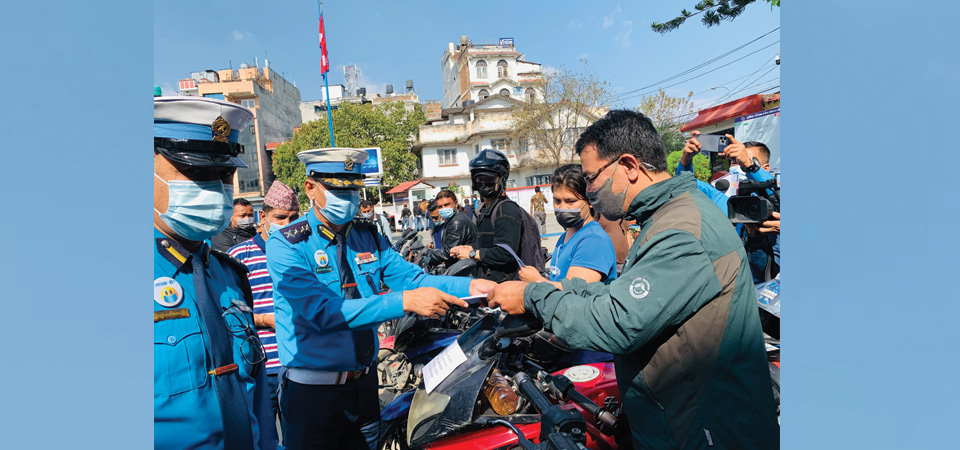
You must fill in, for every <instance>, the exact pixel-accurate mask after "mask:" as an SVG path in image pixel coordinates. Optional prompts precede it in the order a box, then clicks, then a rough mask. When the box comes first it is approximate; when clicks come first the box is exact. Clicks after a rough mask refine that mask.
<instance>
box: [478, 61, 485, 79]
mask: <svg viewBox="0 0 960 450" xmlns="http://www.w3.org/2000/svg"><path fill="white" fill-rule="evenodd" d="M486 77H487V62H486V61H484V60H482V59H481V60H480V61H477V78H486Z"/></svg>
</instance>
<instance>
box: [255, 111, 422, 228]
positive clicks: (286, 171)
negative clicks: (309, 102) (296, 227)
mask: <svg viewBox="0 0 960 450" xmlns="http://www.w3.org/2000/svg"><path fill="white" fill-rule="evenodd" d="M332 114H333V133H334V136H335V137H336V144H337V147H357V148H359V147H380V149H381V151H382V152H383V166H384V175H383V185H384V186H396V185H397V184H400V183H402V182H404V181H410V180H412V179H415V178H416V177H417V175H418V171H417V157H416V155H414V154H413V152H411V151H410V150H411V147H412V144H413V138H414V136H415V135H416V133H417V131H418V129H419V127H420V125H423V124H426V123H427V118H426V114H425V113H424V112H423V108H422V107H421V106H420V105H416V106H415V107H414V110H413V111H409V112H408V111H407V110H406V109H405V107H404V104H403V103H401V102H389V103H382V104H379V105H376V106H374V105H373V104H370V103H367V104H356V103H342V104H340V106H339V107H338V108H337V109H336V110H334V111H333V112H332ZM329 146H330V133H329V131H328V127H327V121H326V117H323V118H321V119H319V120H315V121H313V122H309V123H306V124H304V125H303V126H302V127H301V128H300V131H299V132H298V133H297V134H296V135H294V136H293V140H291V141H290V142H288V143H286V144H283V145H281V146H280V147H279V148H277V150H276V151H275V152H274V154H273V171H274V173H275V174H276V175H277V179H278V180H280V181H282V182H283V183H284V184H286V185H287V186H290V187H292V188H294V189H296V190H298V191H302V190H303V183H304V181H305V180H306V169H305V168H304V166H303V163H301V162H300V160H299V159H297V153H299V152H301V151H304V150H310V149H314V148H326V147H329ZM378 197H379V196H378V194H377V190H376V189H368V190H367V198H368V199H370V200H373V199H378ZM378 200H379V199H378ZM300 206H301V208H303V209H306V208H309V207H310V205H309V201H308V200H307V197H306V195H305V194H304V193H302V192H301V193H300Z"/></svg>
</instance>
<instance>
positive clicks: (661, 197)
mask: <svg viewBox="0 0 960 450" xmlns="http://www.w3.org/2000/svg"><path fill="white" fill-rule="evenodd" d="M696 188H697V182H696V179H695V178H693V174H692V173H690V172H682V173H680V175H677V176H675V177H673V178H670V179H668V180H663V181H661V182H659V183H656V184H652V185H650V186H647V188H646V189H644V190H642V191H640V193H639V194H637V196H636V197H634V198H633V201H632V202H630V206H629V207H628V208H627V213H626V214H624V216H623V218H624V220H636V221H637V222H638V223H643V222H646V221H647V219H649V218H650V216H652V215H653V213H655V212H656V211H657V210H658V209H660V207H661V206H663V205H665V204H666V203H667V202H669V201H670V200H672V199H673V198H674V197H676V196H678V195H680V194H682V193H684V192H687V191H691V190H694V189H696Z"/></svg>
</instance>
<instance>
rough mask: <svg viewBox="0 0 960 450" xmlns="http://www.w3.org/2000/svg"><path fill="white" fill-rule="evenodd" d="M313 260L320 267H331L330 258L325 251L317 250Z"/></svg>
mask: <svg viewBox="0 0 960 450" xmlns="http://www.w3.org/2000/svg"><path fill="white" fill-rule="evenodd" d="M313 259H314V260H315V261H316V262H317V266H318V267H327V266H329V265H330V257H329V256H327V252H325V251H323V250H317V252H316V253H314V254H313Z"/></svg>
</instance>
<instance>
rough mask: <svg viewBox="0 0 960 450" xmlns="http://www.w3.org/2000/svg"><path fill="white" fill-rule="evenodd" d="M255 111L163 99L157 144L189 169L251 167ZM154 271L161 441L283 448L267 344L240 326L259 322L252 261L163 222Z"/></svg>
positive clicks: (157, 108)
mask: <svg viewBox="0 0 960 450" xmlns="http://www.w3.org/2000/svg"><path fill="white" fill-rule="evenodd" d="M249 115H250V113H249V111H247V110H245V109H244V108H242V107H240V106H239V105H235V104H232V103H227V102H219V101H215V100H210V99H195V98H186V97H177V98H164V97H160V98H156V99H155V100H154V131H155V133H154V136H155V138H154V151H155V152H158V153H160V154H161V155H162V156H163V157H165V158H167V159H168V160H171V161H175V162H177V163H180V164H184V165H188V166H197V167H245V165H243V163H242V161H241V160H240V159H239V158H237V153H239V151H240V148H239V146H238V144H236V134H237V132H236V128H242V127H243V126H244V125H245V124H246V122H249V120H248V119H249V118H251V117H250V116H249ZM204 123H206V125H204ZM211 125H212V127H211ZM231 125H232V126H233V128H234V130H233V132H232V133H231ZM204 129H206V131H205V132H204V131H203V130H204ZM218 133H220V134H221V135H222V136H223V137H224V139H223V140H221V141H216V140H214V139H212V138H215V137H217V135H218ZM228 136H229V138H227V137H228ZM221 144H222V145H221ZM168 212H169V207H168ZM158 213H160V212H159V211H158ZM161 214H162V213H161ZM161 217H163V215H161ZM165 221H166V220H165ZM168 226H169V224H168ZM153 272H154V305H153V307H154V316H153V321H154V327H153V330H154V394H153V395H154V448H158V449H230V450H233V449H238V450H239V449H243V450H247V449H250V450H273V449H275V448H276V447H277V439H276V426H275V424H274V421H273V419H272V418H273V414H272V411H271V409H270V397H269V394H268V392H267V384H266V379H265V375H266V374H265V370H264V367H263V362H262V359H261V358H260V356H262V354H263V353H262V352H263V349H262V346H260V342H259V339H257V337H256V332H255V331H254V330H252V329H249V330H244V329H243V327H242V325H243V324H252V323H253V317H252V314H251V305H252V298H251V295H250V287H249V283H248V281H247V278H246V268H245V267H243V265H242V264H240V263H239V262H237V261H236V260H233V259H232V258H230V257H229V255H227V254H225V253H221V252H216V251H211V249H210V247H209V245H208V244H206V243H203V244H201V246H200V248H199V249H198V250H197V251H195V252H193V253H190V252H188V251H187V250H186V249H185V248H184V247H183V246H182V245H180V244H179V243H178V242H177V241H176V240H175V239H172V238H171V237H168V236H166V235H164V234H163V233H162V232H160V230H158V229H156V228H155V229H154V263H153ZM224 314H226V316H224ZM231 325H233V328H232V329H231ZM251 336H252V337H251Z"/></svg>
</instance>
